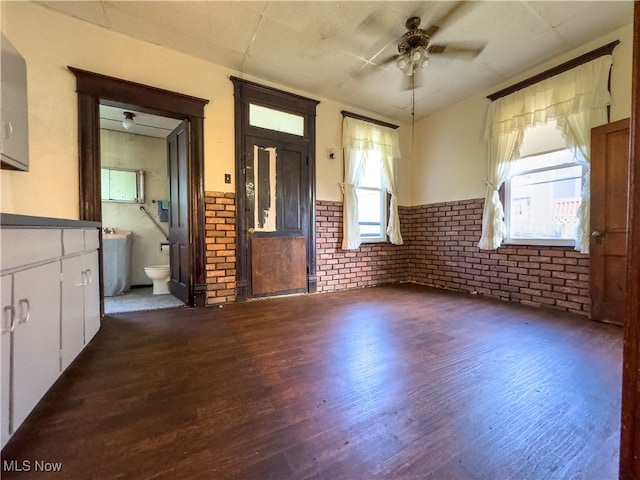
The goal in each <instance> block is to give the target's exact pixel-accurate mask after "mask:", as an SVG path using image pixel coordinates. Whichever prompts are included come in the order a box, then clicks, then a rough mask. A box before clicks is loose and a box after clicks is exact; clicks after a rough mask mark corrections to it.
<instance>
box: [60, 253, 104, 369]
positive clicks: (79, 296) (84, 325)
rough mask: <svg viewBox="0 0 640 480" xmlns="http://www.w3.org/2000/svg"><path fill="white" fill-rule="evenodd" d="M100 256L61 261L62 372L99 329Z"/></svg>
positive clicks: (88, 255) (94, 254)
mask: <svg viewBox="0 0 640 480" xmlns="http://www.w3.org/2000/svg"><path fill="white" fill-rule="evenodd" d="M98 262H99V260H98V252H97V250H96V251H93V252H89V253H84V254H81V255H76V256H73V257H68V258H63V259H62V323H61V332H62V349H61V350H62V370H65V369H66V368H67V367H68V366H69V364H71V362H72V361H73V360H74V359H75V358H76V357H77V356H78V354H79V353H80V352H81V351H82V349H83V348H84V346H85V345H86V344H87V343H89V342H90V341H91V339H92V338H93V337H94V336H95V334H96V333H98V330H99V329H100V289H99V280H98V279H99V264H98Z"/></svg>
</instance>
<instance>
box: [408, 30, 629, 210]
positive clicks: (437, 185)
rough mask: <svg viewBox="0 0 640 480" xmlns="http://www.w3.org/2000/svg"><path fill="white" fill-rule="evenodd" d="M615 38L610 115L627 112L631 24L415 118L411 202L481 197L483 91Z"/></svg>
mask: <svg viewBox="0 0 640 480" xmlns="http://www.w3.org/2000/svg"><path fill="white" fill-rule="evenodd" d="M614 40H620V44H619V45H618V46H617V47H616V49H615V50H614V54H613V68H612V71H611V120H612V121H615V120H619V119H621V118H626V117H629V116H630V115H631V66H632V65H631V62H632V57H631V54H632V48H633V26H632V25H629V26H627V27H624V28H622V29H620V30H618V31H616V32H614V33H612V34H610V35H607V36H605V37H603V38H600V39H598V40H594V41H593V42H591V43H589V44H587V45H583V46H582V47H580V48H578V49H575V50H573V51H571V52H569V53H567V54H565V55H562V56H560V57H557V58H554V59H553V60H551V61H549V62H547V63H545V64H543V65H540V66H538V67H536V68H535V69H531V70H529V71H528V72H525V73H523V74H522V75H520V76H518V77H516V78H513V79H510V80H509V81H507V82H504V83H503V84H501V85H496V86H495V87H494V88H492V89H490V90H488V91H486V92H483V93H482V94H479V95H475V96H473V97H470V98H468V99H467V100H464V101H463V102H460V103H458V104H457V105H454V106H452V107H450V108H447V109H445V110H442V111H440V112H437V113H436V114H434V115H431V116H430V117H427V118H425V119H423V120H422V121H420V122H418V123H417V124H416V141H415V145H416V148H415V150H414V152H413V162H412V163H413V165H412V168H413V171H412V174H413V176H412V182H411V191H412V196H411V205H425V204H432V203H439V202H448V201H456V200H465V199H472V198H481V197H484V195H485V188H486V187H485V183H484V179H485V178H486V176H487V174H486V172H487V147H486V143H485V142H484V140H483V134H484V127H485V118H486V112H487V107H488V105H489V100H487V99H486V96H487V95H489V94H491V93H493V92H496V91H498V90H501V89H502V88H505V87H507V86H509V85H512V84H514V83H516V82H518V81H521V80H524V79H525V78H528V77H530V76H532V75H534V74H536V73H540V72H542V71H544V70H547V69H549V68H551V67H553V66H556V65H559V64H561V63H563V62H566V61H567V60H570V59H572V58H575V57H576V56H579V55H581V54H583V53H586V52H588V51H590V50H593V49H595V48H597V47H600V46H602V45H605V44H607V43H609V42H612V41H614Z"/></svg>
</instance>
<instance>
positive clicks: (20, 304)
mask: <svg viewBox="0 0 640 480" xmlns="http://www.w3.org/2000/svg"><path fill="white" fill-rule="evenodd" d="M0 246H1V247H2V248H1V249H0V254H1V255H0V260H1V262H0V265H1V266H2V271H1V272H0V274H1V276H0V279H1V281H2V283H1V285H0V295H1V297H0V298H1V301H2V304H1V311H0V314H1V315H2V317H1V322H2V325H1V327H2V335H1V344H0V358H1V365H0V367H1V369H0V370H1V378H0V381H1V382H0V383H1V385H2V395H1V397H0V415H1V416H0V430H1V434H2V446H3V447H4V445H5V444H6V443H7V441H8V440H9V438H10V437H11V435H13V433H14V432H15V431H16V430H17V428H18V427H19V426H20V425H21V424H22V422H23V421H24V420H25V419H26V418H27V416H28V415H29V413H30V412H31V411H32V410H33V408H34V407H35V406H36V404H37V403H38V402H39V401H40V399H41V398H42V397H43V396H44V395H45V393H46V392H47V391H48V390H49V388H50V387H51V386H52V385H53V384H54V382H55V381H56V379H57V378H58V377H59V376H60V374H61V373H62V372H63V371H64V370H65V369H66V368H67V367H68V366H69V364H70V363H71V362H72V361H73V360H74V359H75V358H76V357H77V356H78V354H79V353H80V352H81V351H82V349H83V348H84V347H85V346H86V345H87V343H88V342H89V341H90V340H91V339H92V338H93V336H94V335H95V334H96V333H97V331H98V329H99V328H100V290H99V279H100V273H99V256H98V247H99V237H98V230H97V228H4V227H3V228H1V229H0Z"/></svg>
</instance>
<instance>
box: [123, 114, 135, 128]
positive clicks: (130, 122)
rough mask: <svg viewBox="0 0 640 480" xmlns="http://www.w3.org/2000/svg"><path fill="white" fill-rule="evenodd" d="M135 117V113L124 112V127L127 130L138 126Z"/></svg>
mask: <svg viewBox="0 0 640 480" xmlns="http://www.w3.org/2000/svg"><path fill="white" fill-rule="evenodd" d="M133 117H135V115H134V114H133V113H131V112H124V120H123V121H122V126H123V127H124V128H126V129H127V130H130V129H131V128H133V126H134V125H135V124H136V122H135V120H134V119H133Z"/></svg>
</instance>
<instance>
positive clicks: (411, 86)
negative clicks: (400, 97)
mask: <svg viewBox="0 0 640 480" xmlns="http://www.w3.org/2000/svg"><path fill="white" fill-rule="evenodd" d="M421 86H422V82H421V81H420V75H419V73H418V71H416V72H414V74H413V75H404V79H403V84H402V91H403V92H407V91H410V90H416V89H418V88H420V87H421Z"/></svg>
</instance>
